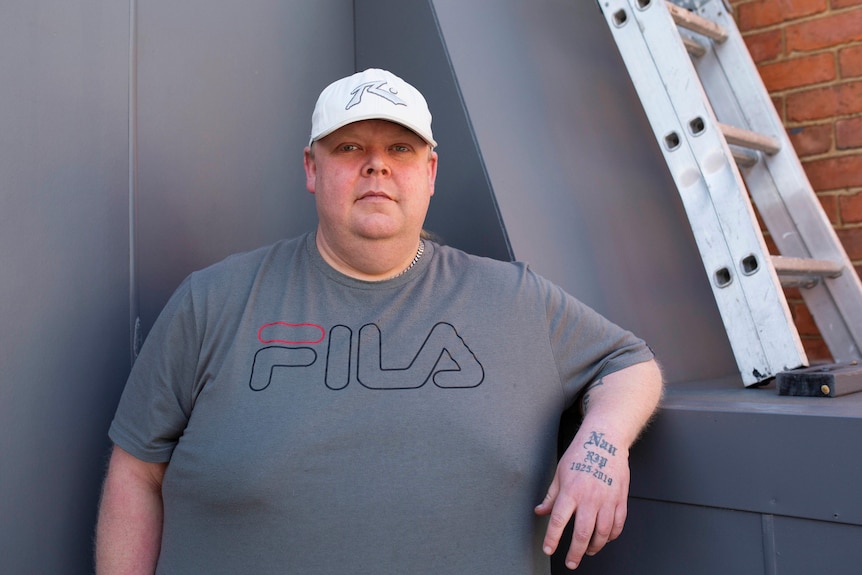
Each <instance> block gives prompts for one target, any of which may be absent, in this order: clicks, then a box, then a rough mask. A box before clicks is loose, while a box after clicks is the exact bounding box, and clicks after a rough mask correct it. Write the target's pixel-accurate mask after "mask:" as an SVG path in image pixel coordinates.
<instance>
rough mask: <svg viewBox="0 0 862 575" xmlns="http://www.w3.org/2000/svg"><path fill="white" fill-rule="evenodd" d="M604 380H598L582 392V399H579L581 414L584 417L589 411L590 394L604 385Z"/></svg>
mask: <svg viewBox="0 0 862 575" xmlns="http://www.w3.org/2000/svg"><path fill="white" fill-rule="evenodd" d="M604 383H605V380H604V379H598V380H596V381H594V382H592V383H591V384H589V385H588V386H587V388H586V389H585V390H584V397H583V398H582V399H581V412H582V413H583V414H584V415H586V414H587V411H589V409H590V392H591V391H592V390H593V389H595V388H597V387H598V386H600V385H604Z"/></svg>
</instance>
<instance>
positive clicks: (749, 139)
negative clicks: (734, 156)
mask: <svg viewBox="0 0 862 575" xmlns="http://www.w3.org/2000/svg"><path fill="white" fill-rule="evenodd" d="M718 128H719V129H720V130H721V133H722V134H724V138H725V139H726V140H727V143H728V144H733V145H736V146H743V147H745V148H751V149H752V150H760V151H761V152H764V153H766V154H769V155H770V156H771V155H773V154H777V153H778V152H779V150H781V144H780V143H779V142H778V140H776V139H775V138H770V137H769V136H764V135H763V134H757V133H755V132H750V131H748V130H743V129H742V128H737V127H735V126H728V125H727V124H722V123H721V122H719V123H718Z"/></svg>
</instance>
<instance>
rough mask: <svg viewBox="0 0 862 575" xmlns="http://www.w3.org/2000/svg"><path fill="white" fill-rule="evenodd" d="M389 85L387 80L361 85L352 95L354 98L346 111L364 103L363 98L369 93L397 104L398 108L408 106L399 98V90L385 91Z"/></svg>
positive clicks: (348, 103)
mask: <svg viewBox="0 0 862 575" xmlns="http://www.w3.org/2000/svg"><path fill="white" fill-rule="evenodd" d="M386 84H387V82H386V80H379V81H376V82H366V83H364V84H360V85H359V86H357V87H356V88H354V89H353V91H352V92H350V94H351V95H352V96H353V97H352V98H350V101H349V102H347V107H345V108H344V109H345V110H349V109H350V108H352V107H353V106H356V105H358V104H359V103H360V102H361V101H362V96H363V95H364V94H365V93H366V92H368V93H369V94H374V95H375V96H380V97H381V98H383V99H385V100H388V101H390V102H392V103H393V104H395V105H396V106H406V105H407V102H405V101H404V100H402V99H401V98H399V97H398V90H396V89H395V88H389V89H386V90H384V89H383V86H385V85H386Z"/></svg>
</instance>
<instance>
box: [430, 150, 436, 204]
mask: <svg viewBox="0 0 862 575" xmlns="http://www.w3.org/2000/svg"><path fill="white" fill-rule="evenodd" d="M428 179H429V181H430V182H431V195H432V196H433V195H434V183H435V182H436V181H437V152H435V151H433V150H432V151H431V154H430V156H429V157H428Z"/></svg>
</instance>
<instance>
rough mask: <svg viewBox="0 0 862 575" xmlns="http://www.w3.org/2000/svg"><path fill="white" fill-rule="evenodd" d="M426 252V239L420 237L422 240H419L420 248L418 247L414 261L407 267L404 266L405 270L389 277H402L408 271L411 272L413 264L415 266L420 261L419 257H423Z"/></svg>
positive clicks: (392, 278)
mask: <svg viewBox="0 0 862 575" xmlns="http://www.w3.org/2000/svg"><path fill="white" fill-rule="evenodd" d="M424 253H425V240H423V239H420V240H419V249H417V250H416V257H414V258H413V261H412V262H410V265H409V266H407V267H406V268H404V269H403V270H401V271H400V272H398V273H397V274H395V275H394V276H392V277H391V278H389V279H391V280H394V279H395V278H398V277H401V276H403V275H404V274H406V273H407V272H409V271H410V270H411V269H412V268H413V266H415V265H416V262H418V261H419V258H421V257H422V254H424Z"/></svg>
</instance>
